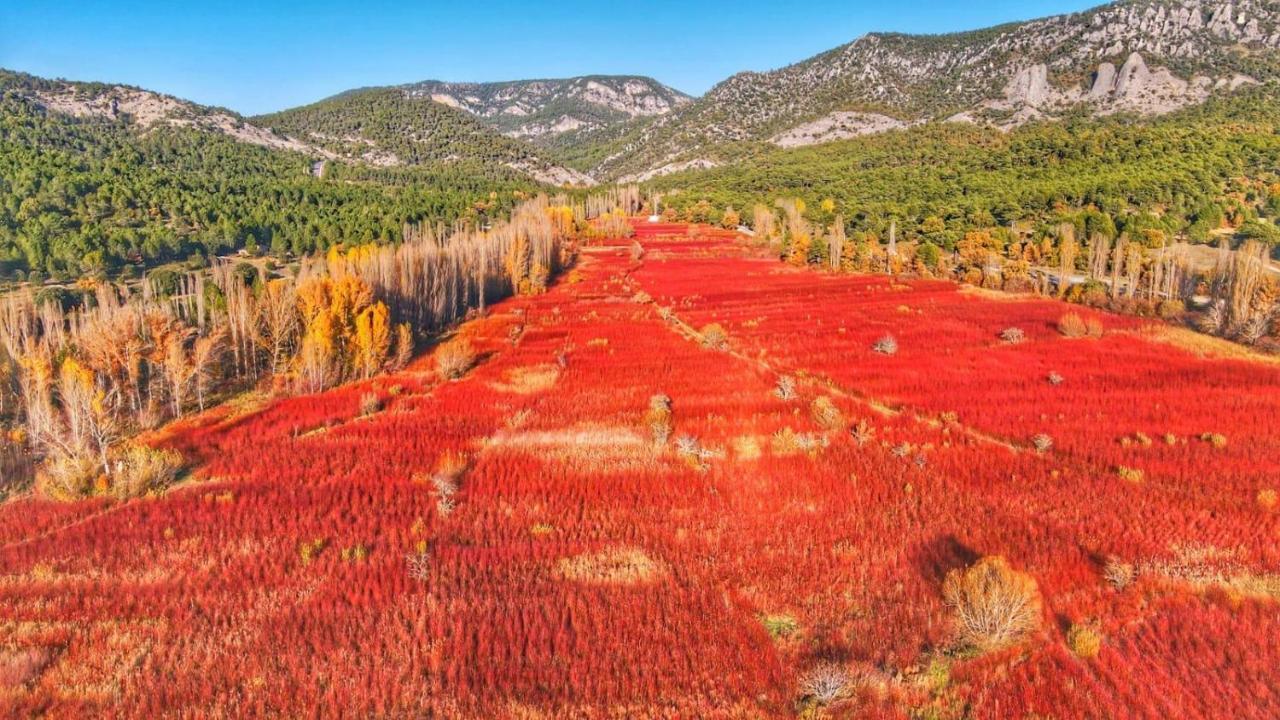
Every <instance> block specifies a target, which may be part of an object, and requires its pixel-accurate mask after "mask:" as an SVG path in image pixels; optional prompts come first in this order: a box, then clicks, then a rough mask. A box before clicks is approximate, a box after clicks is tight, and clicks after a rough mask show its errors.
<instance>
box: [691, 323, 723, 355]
mask: <svg viewBox="0 0 1280 720" xmlns="http://www.w3.org/2000/svg"><path fill="white" fill-rule="evenodd" d="M698 334H699V335H701V336H702V346H703V347H706V348H710V349H712V350H724V349H725V348H727V347H728V346H729V334H728V333H727V332H725V330H724V327H723V326H721V325H720V323H711V324H709V325H704V326H703V327H702V329H701V330H699V331H698Z"/></svg>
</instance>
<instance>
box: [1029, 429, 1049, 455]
mask: <svg viewBox="0 0 1280 720" xmlns="http://www.w3.org/2000/svg"><path fill="white" fill-rule="evenodd" d="M1031 444H1032V446H1034V447H1035V449H1036V452H1048V451H1049V450H1050V448H1052V447H1053V438H1051V437H1049V436H1048V435H1045V434H1044V433H1040V434H1039V435H1036V436H1035V437H1033V438H1031Z"/></svg>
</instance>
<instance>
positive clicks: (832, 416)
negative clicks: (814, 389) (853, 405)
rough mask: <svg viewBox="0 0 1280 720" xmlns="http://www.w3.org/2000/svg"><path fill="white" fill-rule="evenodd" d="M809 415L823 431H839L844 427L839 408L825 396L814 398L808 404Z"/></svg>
mask: <svg viewBox="0 0 1280 720" xmlns="http://www.w3.org/2000/svg"><path fill="white" fill-rule="evenodd" d="M809 415H810V416H811V417H812V418H813V422H814V423H815V424H816V425H817V426H818V427H820V428H822V429H823V430H839V429H840V427H841V426H842V425H844V416H843V415H842V414H841V413H840V408H838V407H836V404H835V403H834V402H832V401H831V398H829V397H827V396H825V395H823V396H822V397H818V398H814V400H813V402H811V403H809Z"/></svg>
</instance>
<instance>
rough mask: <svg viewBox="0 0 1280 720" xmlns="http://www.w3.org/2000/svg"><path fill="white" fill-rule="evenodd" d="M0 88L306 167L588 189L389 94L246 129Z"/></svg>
mask: <svg viewBox="0 0 1280 720" xmlns="http://www.w3.org/2000/svg"><path fill="white" fill-rule="evenodd" d="M6 86H7V87H8V89H9V90H10V91H11V92H15V93H20V94H22V95H24V96H25V97H28V98H30V99H31V100H32V101H34V102H35V103H37V104H38V105H40V106H41V107H43V108H45V109H46V110H49V111H51V112H54V113H59V114H63V115H69V116H73V117H77V118H92V119H99V120H106V121H119V122H122V123H124V124H125V125H127V126H129V127H132V128H134V129H136V130H138V131H141V132H148V131H151V130H154V129H157V128H162V127H165V128H190V129H193V130H198V131H202V132H207V133H213V134H218V135H225V136H227V137H229V138H231V139H232V140H236V141H239V142H244V143H249V144H252V145H260V146H262V147H266V148H269V149H272V150H287V151H293V152H299V153H303V154H305V155H308V156H310V157H312V158H313V159H315V160H345V161H349V162H353V163H357V164H364V165H369V166H373V167H396V166H404V165H413V166H430V167H432V168H433V169H438V166H443V165H457V164H459V163H462V164H469V165H471V166H473V167H474V168H475V169H477V170H478V171H479V172H481V174H502V171H506V170H510V171H514V172H516V173H519V174H522V175H526V176H528V177H530V178H531V179H533V180H536V181H537V182H543V183H549V184H554V185H563V184H590V182H591V181H590V179H589V178H587V177H586V176H584V175H582V174H580V173H577V172H574V171H570V170H566V169H564V168H561V167H559V166H557V165H556V164H555V163H553V162H551V161H550V160H548V159H546V158H544V157H542V155H541V153H540V152H539V151H538V150H537V149H535V148H533V147H532V146H529V145H527V144H526V143H523V142H521V141H518V140H513V139H510V138H505V137H502V136H500V135H499V134H497V133H496V132H494V131H493V130H490V129H489V128H487V127H485V126H484V125H482V124H480V123H478V122H477V121H476V120H475V119H474V118H471V117H469V116H468V115H467V114H466V113H463V112H459V111H456V110H452V109H450V108H446V107H443V106H441V105H438V104H436V103H417V102H414V101H407V100H405V101H402V100H400V94H399V93H396V92H393V91H390V90H370V91H355V92H350V93H345V94H343V95H340V96H337V97H335V98H331V99H329V100H324V101H321V102H319V103H316V104H314V105H309V106H306V107H303V108H297V109H294V110H289V111H285V112H282V113H276V114H274V115H268V116H264V117H263V118H261V119H246V118H243V117H241V116H240V115H238V114H236V113H234V112H232V111H230V110H226V109H223V108H213V107H206V106H203V105H198V104H196V103H193V102H190V101H187V100H182V99H180V98H175V97H172V96H170V95H165V94H162V93H157V92H152V91H150V90H144V89H142V88H136V87H130V86H126V85H113V84H106V83H81V82H70V81H65V80H47V79H43V78H38V77H34V76H30V75H24V74H19V73H13V74H8V80H7V82H6ZM317 167H319V166H317Z"/></svg>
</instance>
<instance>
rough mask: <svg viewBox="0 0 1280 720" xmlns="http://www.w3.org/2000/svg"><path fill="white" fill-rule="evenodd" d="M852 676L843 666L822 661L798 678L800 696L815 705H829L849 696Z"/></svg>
mask: <svg viewBox="0 0 1280 720" xmlns="http://www.w3.org/2000/svg"><path fill="white" fill-rule="evenodd" d="M852 683H853V678H852V676H851V675H850V674H849V671H848V670H846V669H845V668H844V667H843V666H841V665H837V664H836V663H823V664H822V665H819V666H817V667H815V668H813V669H812V670H810V671H808V672H806V673H805V674H804V675H803V676H801V678H800V697H801V699H802V700H805V701H808V702H810V703H815V704H817V705H830V704H832V703H834V702H836V701H837V700H842V699H844V698H846V697H848V696H849V691H850V688H851V685H852Z"/></svg>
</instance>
